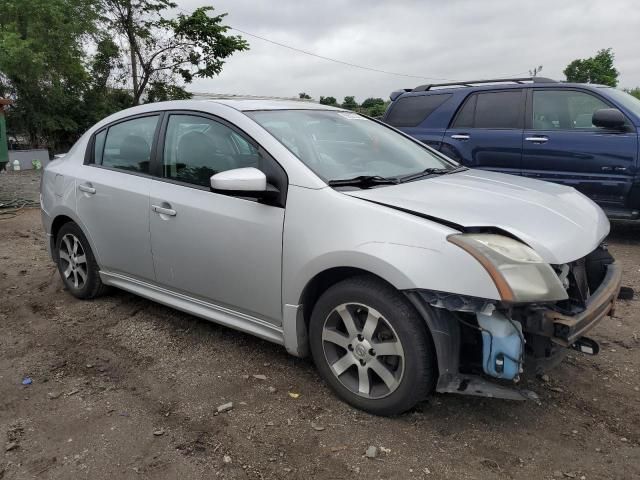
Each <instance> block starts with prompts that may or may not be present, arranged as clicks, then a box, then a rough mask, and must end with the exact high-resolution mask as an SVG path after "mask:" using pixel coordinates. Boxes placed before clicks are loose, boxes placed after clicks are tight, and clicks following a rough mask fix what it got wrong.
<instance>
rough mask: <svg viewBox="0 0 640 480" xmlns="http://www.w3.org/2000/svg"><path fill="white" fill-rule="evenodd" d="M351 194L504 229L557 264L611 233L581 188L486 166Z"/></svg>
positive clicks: (454, 221)
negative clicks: (496, 171)
mask: <svg viewBox="0 0 640 480" xmlns="http://www.w3.org/2000/svg"><path fill="white" fill-rule="evenodd" d="M346 193H347V194H348V195H351V196H354V197H359V198H362V199H364V200H368V201H372V202H376V203H380V204H383V205H387V206H390V207H395V208H399V209H402V210H406V211H410V212H415V213H417V214H421V215H425V216H428V217H432V218H433V219H434V220H435V221H438V220H440V221H442V222H443V223H448V224H455V225H459V226H461V227H463V228H470V227H496V228H499V229H501V230H504V231H506V232H509V233H510V234H511V235H513V236H514V237H517V238H519V239H520V240H521V241H523V242H524V243H526V244H527V245H529V246H530V247H531V248H533V249H534V250H535V251H536V252H538V254H539V255H540V256H541V257H542V258H544V260H545V261H546V262H548V263H554V264H561V263H567V262H570V261H573V260H577V259H578V258H581V257H584V256H585V255H587V254H588V253H590V252H592V251H593V250H594V249H595V248H596V247H597V246H598V245H599V244H600V243H601V242H602V240H603V239H604V238H605V237H606V236H607V234H608V233H609V221H608V220H607V217H606V216H605V214H604V212H603V211H602V209H601V208H600V207H598V206H597V205H596V204H595V203H594V202H592V201H591V200H590V199H588V198H587V197H585V196H584V195H582V194H581V193H579V192H578V191H576V190H575V189H573V188H571V187H565V186H562V185H557V184H555V183H548V182H542V181H539V180H533V179H530V178H526V177H519V176H514V175H505V174H501V173H495V172H488V171H484V170H466V171H464V172H460V173H453V174H450V175H441V176H438V177H431V178H426V179H424V180H419V181H415V182H407V183H403V184H400V185H392V186H388V187H380V188H374V189H368V190H358V191H354V192H346Z"/></svg>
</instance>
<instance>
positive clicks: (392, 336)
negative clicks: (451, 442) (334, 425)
mask: <svg viewBox="0 0 640 480" xmlns="http://www.w3.org/2000/svg"><path fill="white" fill-rule="evenodd" d="M310 342H311V353H312V355H313V359H314V362H315V364H316V366H317V368H318V370H319V372H320V374H321V375H322V377H323V378H324V379H325V381H326V382H327V383H328V384H329V385H330V386H331V387H332V388H333V390H334V391H335V392H336V393H337V394H338V396H340V397H341V398H342V399H343V400H345V401H346V402H347V403H349V404H351V405H353V406H355V407H357V408H360V409H362V410H366V411H368V412H370V413H373V414H377V415H395V414H399V413H402V412H404V411H406V410H408V409H410V408H411V407H413V406H414V405H415V404H416V403H418V402H419V401H421V400H423V399H424V398H425V397H426V396H427V394H428V393H429V392H430V391H431V390H432V389H433V385H434V381H435V377H436V370H437V368H436V361H435V357H434V355H433V347H432V340H431V338H430V335H429V332H428V331H427V328H426V325H425V323H424V320H423V319H422V318H421V317H420V316H419V315H418V313H417V312H416V311H415V310H414V309H413V307H412V306H411V305H410V304H409V302H408V301H407V300H406V299H405V298H404V297H403V296H402V295H401V294H400V293H399V292H398V291H397V290H395V289H394V288H393V287H391V286H389V285H387V284H385V283H383V282H381V281H379V280H377V279H375V278H369V277H356V278H351V279H347V280H344V281H342V282H339V283H337V284H336V285H334V286H332V287H331V288H329V289H328V290H327V291H326V292H325V293H324V294H323V295H322V296H321V297H320V299H319V300H318V302H317V303H316V305H315V308H314V310H313V313H312V316H311V324H310Z"/></svg>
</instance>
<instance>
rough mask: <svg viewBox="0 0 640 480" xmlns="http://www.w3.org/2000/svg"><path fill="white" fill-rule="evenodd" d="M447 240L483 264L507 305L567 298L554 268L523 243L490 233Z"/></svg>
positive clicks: (448, 238)
mask: <svg viewBox="0 0 640 480" xmlns="http://www.w3.org/2000/svg"><path fill="white" fill-rule="evenodd" d="M447 240H448V241H449V242H451V243H453V244H455V245H457V246H459V247H460V248H462V249H464V250H466V251H467V252H468V253H469V254H470V255H472V256H473V257H474V258H475V259H476V260H478V262H480V264H481V265H482V266H483V267H484V268H485V270H486V271H487V272H488V273H489V275H490V276H491V278H492V280H493V282H494V283H495V285H496V288H497V289H498V292H499V293H500V297H501V299H502V300H503V301H505V302H515V303H519V302H541V301H558V300H565V299H567V298H568V296H567V292H566V290H565V289H564V287H563V286H562V283H561V282H560V279H559V278H558V275H556V273H555V272H554V271H553V268H551V266H550V265H549V264H548V263H545V261H544V260H543V259H542V258H541V257H540V255H538V254H537V253H536V252H535V250H533V249H532V248H530V247H528V246H527V245H525V244H524V243H521V242H519V241H517V240H514V239H513V238H509V237H505V236H503V235H496V234H491V233H472V234H456V235H449V237H447Z"/></svg>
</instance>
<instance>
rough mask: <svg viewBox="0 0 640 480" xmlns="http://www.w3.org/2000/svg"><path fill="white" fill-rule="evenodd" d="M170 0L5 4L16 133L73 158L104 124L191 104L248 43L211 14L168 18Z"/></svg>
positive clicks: (1, 67) (4, 62)
mask: <svg viewBox="0 0 640 480" xmlns="http://www.w3.org/2000/svg"><path fill="white" fill-rule="evenodd" d="M175 6H176V5H175V4H174V3H173V2H172V1H170V0H28V1H27V0H0V96H6V97H9V98H11V99H13V100H14V101H15V104H14V106H12V107H11V109H10V110H9V114H8V115H7V123H8V128H9V131H10V132H11V133H14V134H25V135H26V136H27V137H28V139H29V142H30V144H31V145H32V146H47V147H48V148H49V149H50V150H52V151H53V152H58V151H65V150H66V149H68V147H69V146H70V145H71V144H73V143H74V142H75V140H77V138H78V137H79V136H80V135H81V134H82V133H83V132H84V131H85V130H86V129H87V128H89V127H90V126H91V125H93V124H95V123H96V122H97V121H98V120H100V119H102V118H104V117H106V116H108V115H110V114H111V113H114V112H116V111H119V110H122V109H124V108H128V107H130V106H132V105H135V104H138V103H140V102H141V101H160V100H170V99H184V98H189V97H190V95H189V94H188V93H187V92H186V90H185V89H184V87H183V84H184V83H189V82H191V81H192V80H193V79H194V78H198V77H202V78H206V77H212V76H214V75H217V74H219V73H220V72H221V71H222V67H223V65H224V62H225V60H226V59H227V58H228V57H229V56H230V55H232V54H233V53H234V52H236V51H241V50H246V49H247V48H248V44H247V43H246V42H245V41H244V40H243V39H242V38H240V37H238V36H232V35H227V34H226V32H227V30H228V27H226V26H225V25H223V24H222V21H223V19H224V16H225V15H224V14H221V15H212V16H210V13H211V12H213V8H212V7H202V8H198V9H196V10H195V11H194V12H193V13H192V14H191V15H185V14H179V15H178V16H177V17H176V18H172V19H167V18H164V17H163V14H164V13H165V12H167V11H168V9H171V8H174V7H175Z"/></svg>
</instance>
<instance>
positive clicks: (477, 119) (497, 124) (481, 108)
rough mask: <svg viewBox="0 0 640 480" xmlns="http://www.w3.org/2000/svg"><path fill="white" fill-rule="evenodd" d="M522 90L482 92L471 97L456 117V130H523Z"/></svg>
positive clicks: (454, 125)
mask: <svg viewBox="0 0 640 480" xmlns="http://www.w3.org/2000/svg"><path fill="white" fill-rule="evenodd" d="M523 107H524V96H523V94H522V90H520V89H518V90H505V91H501V92H481V93H475V94H473V95H471V96H470V97H469V98H468V99H467V101H466V102H465V104H464V105H463V106H462V108H461V109H460V111H459V112H458V115H457V116H456V118H455V120H454V123H453V127H454V128H463V127H464V128H496V129H520V128H522V123H523V122H522V119H523V110H522V109H523Z"/></svg>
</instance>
